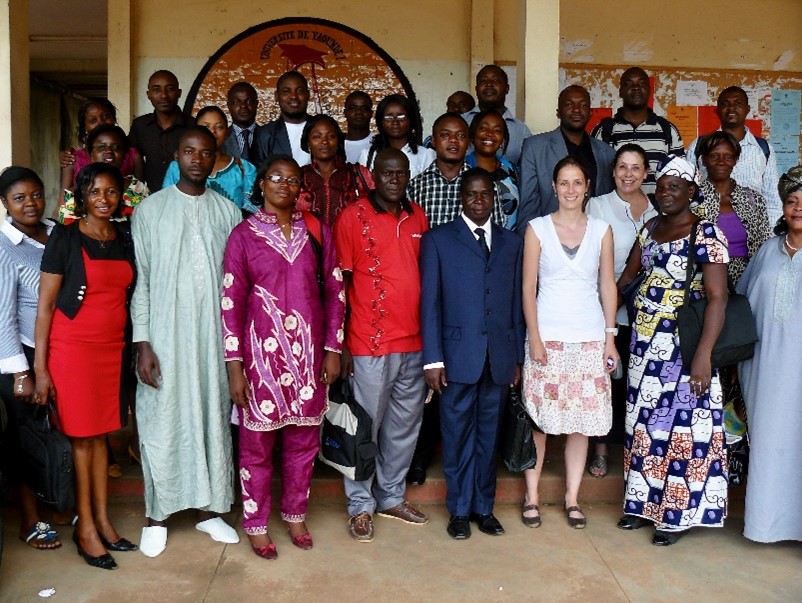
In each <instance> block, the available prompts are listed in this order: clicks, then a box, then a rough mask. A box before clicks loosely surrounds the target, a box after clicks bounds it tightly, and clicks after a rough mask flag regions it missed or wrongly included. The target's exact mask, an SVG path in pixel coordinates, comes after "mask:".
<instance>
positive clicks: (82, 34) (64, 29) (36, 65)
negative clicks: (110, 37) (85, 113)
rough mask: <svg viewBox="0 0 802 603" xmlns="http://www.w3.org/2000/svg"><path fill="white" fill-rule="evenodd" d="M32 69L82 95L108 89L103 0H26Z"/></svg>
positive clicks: (38, 74)
mask: <svg viewBox="0 0 802 603" xmlns="http://www.w3.org/2000/svg"><path fill="white" fill-rule="evenodd" d="M28 12H29V40H30V57H31V73H32V74H33V75H34V76H35V77H37V78H39V79H44V80H47V81H49V82H52V83H55V84H57V85H59V86H62V87H64V88H68V89H70V90H72V91H73V92H75V93H77V94H80V95H82V96H94V95H100V96H105V95H106V93H107V33H108V10H107V2H106V0H28Z"/></svg>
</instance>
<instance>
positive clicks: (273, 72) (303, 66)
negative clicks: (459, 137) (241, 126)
mask: <svg viewBox="0 0 802 603" xmlns="http://www.w3.org/2000/svg"><path fill="white" fill-rule="evenodd" d="M291 70H295V71H299V72H301V73H302V74H304V76H306V79H307V80H308V82H309V89H310V99H309V109H308V111H309V113H310V114H315V113H328V114H329V115H331V116H333V117H334V118H336V119H337V120H338V121H339V123H340V125H341V126H342V127H344V126H345V118H344V117H343V116H342V113H343V108H344V104H345V97H346V96H348V94H349V93H350V92H351V91H353V90H364V91H365V92H367V93H368V94H369V95H370V97H371V98H372V99H373V106H374V108H375V106H376V104H377V103H378V102H379V101H380V100H381V99H382V98H383V97H385V96H386V95H388V94H393V93H396V94H403V95H405V96H407V97H408V98H409V99H411V100H412V101H413V102H414V103H415V106H417V99H416V98H415V93H414V92H413V90H412V86H411V85H410V83H409V80H408V79H407V77H406V76H405V75H404V72H403V71H401V68H400V67H399V66H398V64H397V63H396V62H395V61H394V60H393V59H392V58H391V57H390V55H388V54H387V53H386V52H385V51H384V50H382V49H381V47H379V45H378V44H376V42H374V41H373V40H371V39H370V38H368V37H367V36H365V35H364V34H361V33H359V32H358V31H356V30H354V29H351V28H350V27H346V26H345V25H341V24H339V23H335V22H333V21H327V20H324V19H312V18H295V17H291V18H287V19H278V20H275V21H268V22H267V23H262V24H261V25H256V26H254V27H251V28H250V29H247V30H246V31H244V32H242V33H241V34H239V35H237V36H235V37H234V38H232V39H231V40H229V41H228V42H226V43H225V44H224V45H223V46H222V47H221V48H220V50H218V51H217V52H216V53H215V54H214V55H213V56H212V57H211V58H210V59H209V60H208V61H207V62H206V65H204V67H203V69H202V70H201V72H200V73H199V74H198V77H197V78H195V82H194V83H193V84H192V88H191V89H190V91H189V94H188V95H187V98H186V102H185V104H184V110H185V111H187V112H191V113H192V114H193V115H194V114H195V113H197V111H198V110H199V109H201V108H202V107H205V106H207V105H217V106H218V107H220V108H222V109H223V110H224V111H226V113H228V111H227V109H226V93H227V92H228V89H229V88H230V87H231V85H232V84H235V83H236V82H241V81H246V82H249V83H250V84H251V85H253V87H254V88H256V90H257V94H258V96H259V109H258V112H257V114H256V121H257V123H262V124H264V123H267V122H269V121H272V120H274V119H276V118H277V117H278V115H279V109H278V104H277V103H276V100H275V90H276V81H277V80H278V77H279V76H280V75H281V74H282V73H284V72H286V71H291Z"/></svg>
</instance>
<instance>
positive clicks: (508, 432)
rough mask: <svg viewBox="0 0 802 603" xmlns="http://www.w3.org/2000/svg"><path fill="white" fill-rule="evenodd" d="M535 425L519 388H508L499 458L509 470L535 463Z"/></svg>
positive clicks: (519, 468) (516, 469)
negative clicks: (508, 397)
mask: <svg viewBox="0 0 802 603" xmlns="http://www.w3.org/2000/svg"><path fill="white" fill-rule="evenodd" d="M534 427H535V425H534V423H533V422H532V419H531V418H530V416H529V413H528V412H526V408H524V405H523V401H522V400H521V390H520V388H515V387H514V388H511V389H510V399H509V400H508V401H507V405H506V407H505V409H504V415H503V416H502V418H501V437H500V440H501V458H502V459H503V460H504V464H505V465H506V466H507V469H509V470H510V471H516V472H517V471H523V470H525V469H531V468H532V467H534V466H535V464H536V463H537V450H536V449H535V440H534V437H533V435H532V430H533V429H534Z"/></svg>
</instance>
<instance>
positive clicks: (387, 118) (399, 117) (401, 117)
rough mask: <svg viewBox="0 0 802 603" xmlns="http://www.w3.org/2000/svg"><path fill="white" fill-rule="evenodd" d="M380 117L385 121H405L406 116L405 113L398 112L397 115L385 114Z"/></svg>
mask: <svg viewBox="0 0 802 603" xmlns="http://www.w3.org/2000/svg"><path fill="white" fill-rule="evenodd" d="M382 119H383V120H384V121H386V122H391V121H406V119H407V116H406V114H405V113H399V114H398V115H385V116H384V117H382Z"/></svg>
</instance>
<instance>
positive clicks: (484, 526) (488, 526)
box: [471, 513, 504, 536]
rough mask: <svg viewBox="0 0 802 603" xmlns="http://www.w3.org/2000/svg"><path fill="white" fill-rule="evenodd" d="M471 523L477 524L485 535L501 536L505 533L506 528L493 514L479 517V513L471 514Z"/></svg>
mask: <svg viewBox="0 0 802 603" xmlns="http://www.w3.org/2000/svg"><path fill="white" fill-rule="evenodd" d="M471 521H475V522H476V527H477V528H479V531H480V532H482V533H483V534H490V535H491V536H501V535H502V534H503V533H504V528H503V527H502V526H501V522H500V521H499V520H498V519H496V516H495V515H493V514H492V513H488V514H487V515H479V514H478V513H471Z"/></svg>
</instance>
